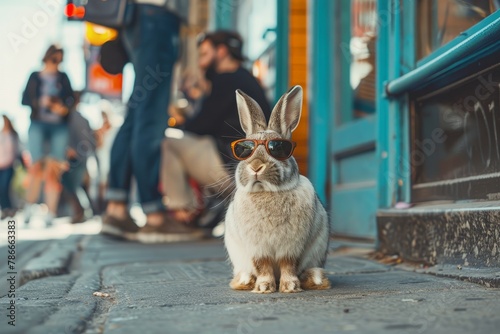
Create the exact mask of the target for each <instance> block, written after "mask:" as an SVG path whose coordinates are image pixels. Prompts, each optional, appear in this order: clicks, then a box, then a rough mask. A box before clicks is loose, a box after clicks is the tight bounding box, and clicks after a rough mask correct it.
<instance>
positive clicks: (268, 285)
mask: <svg viewBox="0 0 500 334" xmlns="http://www.w3.org/2000/svg"><path fill="white" fill-rule="evenodd" d="M252 292H254V293H273V292H276V281H275V280H274V277H269V278H267V277H265V278H260V277H258V278H257V282H255V288H254V289H253V290H252Z"/></svg>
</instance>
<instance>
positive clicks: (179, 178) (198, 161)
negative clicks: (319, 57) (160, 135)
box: [139, 30, 271, 242]
mask: <svg viewBox="0 0 500 334" xmlns="http://www.w3.org/2000/svg"><path fill="white" fill-rule="evenodd" d="M242 47H243V41H242V39H241V37H240V36H239V34H237V33H234V32H230V31H223V30H221V31H216V32H213V33H209V34H206V35H204V36H203V37H202V38H201V39H200V40H199V42H198V51H199V62H198V63H199V66H200V68H201V69H202V70H203V71H204V72H205V77H206V78H207V79H208V80H209V81H210V82H211V90H210V92H209V93H208V94H207V95H206V96H205V97H204V98H203V99H202V102H201V104H200V108H199V110H198V111H197V112H196V113H195V116H194V118H192V119H190V120H188V121H187V123H186V124H185V127H184V132H182V134H181V135H179V133H178V135H176V136H173V137H169V136H167V138H166V139H165V141H164V142H163V146H162V166H161V182H162V188H163V191H164V193H165V202H166V203H167V205H168V208H169V209H170V210H171V212H172V213H173V217H174V218H175V219H176V220H177V221H181V222H191V221H193V220H194V219H195V218H196V216H197V214H198V213H199V212H200V209H201V208H200V206H199V204H198V202H199V201H198V200H197V198H196V195H195V194H194V193H193V190H192V188H191V187H190V184H189V178H193V179H194V180H196V181H197V183H198V184H199V185H201V186H205V187H206V186H208V185H214V184H217V187H213V188H215V191H216V192H223V193H225V194H228V193H230V192H231V190H232V186H233V184H232V180H230V179H231V178H230V177H229V173H228V171H227V168H226V167H225V166H224V163H227V162H229V161H230V156H231V153H230V152H231V151H230V143H231V142H232V141H234V140H236V139H238V138H242V137H244V132H243V130H242V129H241V126H240V121H239V116H238V109H237V105H236V95H235V91H236V90H237V89H241V90H242V91H244V92H245V93H246V94H248V95H249V96H251V97H252V98H253V99H255V100H256V101H257V102H258V103H259V105H260V106H261V107H262V110H263V111H264V114H265V116H266V118H267V119H269V116H270V113H271V110H270V107H269V103H268V101H267V99H266V97H265V93H264V91H263V89H262V87H261V86H260V84H259V83H258V82H257V80H256V79H255V78H254V77H253V76H252V74H250V72H248V71H247V70H246V69H244V68H243V67H242V61H243V60H244V57H243V54H242ZM157 234H161V229H159V230H158V231H157ZM149 239H152V238H148V235H146V234H143V233H139V240H141V241H144V242H148V241H147V240H149ZM156 239H157V238H156Z"/></svg>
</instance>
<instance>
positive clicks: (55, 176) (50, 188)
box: [44, 158, 67, 216]
mask: <svg viewBox="0 0 500 334" xmlns="http://www.w3.org/2000/svg"><path fill="white" fill-rule="evenodd" d="M66 168H67V164H66V162H63V161H58V160H55V159H53V158H47V160H46V162H45V168H44V180H45V189H44V194H45V202H46V204H47V206H48V208H49V212H50V213H51V214H53V215H54V216H55V215H56V214H57V206H58V204H59V197H60V196H61V191H62V184H61V175H62V174H63V172H64V171H65V170H66Z"/></svg>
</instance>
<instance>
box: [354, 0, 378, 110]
mask: <svg viewBox="0 0 500 334" xmlns="http://www.w3.org/2000/svg"><path fill="white" fill-rule="evenodd" d="M376 37H377V1H376V0H353V1H352V2H351V38H350V45H349V49H350V57H351V67H350V83H351V87H352V89H353V100H354V101H353V112H354V115H353V116H354V118H360V117H365V116H369V115H371V114H373V113H374V112H375V78H376V76H375V60H376V58H375V57H376V55H375V44H376Z"/></svg>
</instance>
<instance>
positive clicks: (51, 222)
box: [43, 212, 56, 227]
mask: <svg viewBox="0 0 500 334" xmlns="http://www.w3.org/2000/svg"><path fill="white" fill-rule="evenodd" d="M55 218H56V216H55V215H54V214H53V213H51V212H48V213H47V214H46V215H45V217H44V218H43V220H44V222H45V227H51V226H52V225H54V219H55Z"/></svg>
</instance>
